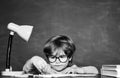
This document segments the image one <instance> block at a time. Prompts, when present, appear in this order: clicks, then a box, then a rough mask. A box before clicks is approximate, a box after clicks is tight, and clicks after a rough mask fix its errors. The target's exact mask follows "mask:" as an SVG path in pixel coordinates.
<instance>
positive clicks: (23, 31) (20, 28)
mask: <svg viewBox="0 0 120 78" xmlns="http://www.w3.org/2000/svg"><path fill="white" fill-rule="evenodd" d="M7 28H8V29H9V30H10V34H9V38H8V45H7V55H6V69H5V72H10V71H12V70H11V67H10V66H11V65H10V56H11V48H12V40H13V37H14V34H15V33H17V34H18V35H19V36H20V37H21V38H22V39H23V40H25V41H27V42H28V40H29V38H30V36H31V33H32V30H33V26H30V25H17V24H15V23H9V24H8V26H7ZM5 72H4V73H3V74H6V73H5ZM7 74H8V73H7Z"/></svg>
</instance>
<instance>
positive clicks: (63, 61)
mask: <svg viewBox="0 0 120 78" xmlns="http://www.w3.org/2000/svg"><path fill="white" fill-rule="evenodd" d="M48 59H49V61H50V62H51V63H53V62H55V61H56V60H57V59H59V61H60V62H61V63H65V62H67V60H68V57H67V56H66V55H60V56H59V57H56V56H49V57H48Z"/></svg>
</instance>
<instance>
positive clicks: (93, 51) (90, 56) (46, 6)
mask: <svg viewBox="0 0 120 78" xmlns="http://www.w3.org/2000/svg"><path fill="white" fill-rule="evenodd" d="M0 9H1V11H0V25H1V26H0V54H1V56H0V70H4V69H5V57H6V51H7V50H6V49H7V40H8V36H9V30H7V24H8V23H9V22H14V23H17V24H19V25H33V26H34V29H33V32H32V35H31V37H30V40H29V41H28V42H26V41H24V40H22V39H21V38H20V37H19V36H18V35H17V34H15V36H14V40H13V45H12V53H11V65H12V67H13V70H22V66H23V65H24V63H25V61H27V60H28V59H29V58H31V57H32V56H34V55H39V56H41V57H43V58H45V56H44V55H43V52H42V50H43V47H44V43H45V41H46V40H47V39H48V38H50V37H51V36H54V35H59V34H65V35H69V36H70V37H71V38H72V39H73V41H74V42H75V45H76V48H77V50H76V53H75V55H74V60H73V62H74V63H76V64H77V65H94V66H96V67H97V68H98V69H100V68H101V65H102V64H120V47H119V46H120V36H119V35H120V22H119V21H120V18H119V17H120V1H119V0H19V1H18V0H1V2H0Z"/></svg>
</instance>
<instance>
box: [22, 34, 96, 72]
mask: <svg viewBox="0 0 120 78" xmlns="http://www.w3.org/2000/svg"><path fill="white" fill-rule="evenodd" d="M43 51H44V53H45V55H46V57H47V60H48V63H47V62H46V61H45V60H44V59H43V58H41V57H39V56H33V57H32V58H31V59H30V60H28V61H27V62H26V64H25V65H24V67H23V71H24V72H25V73H32V74H70V73H71V74H76V73H77V74H79V73H95V74H98V70H97V68H96V67H94V66H86V67H78V66H76V65H72V57H73V54H74V52H75V45H74V43H73V41H72V39H71V38H69V37H67V36H65V35H58V36H54V37H52V38H50V39H49V40H48V41H47V42H46V43H45V47H44V50H43Z"/></svg>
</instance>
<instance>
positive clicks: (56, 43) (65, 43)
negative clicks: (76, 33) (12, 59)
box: [43, 35, 75, 58]
mask: <svg viewBox="0 0 120 78" xmlns="http://www.w3.org/2000/svg"><path fill="white" fill-rule="evenodd" d="M56 49H62V50H63V51H64V52H65V54H66V55H67V57H69V58H71V57H72V55H73V53H74V52H75V45H74V43H73V41H72V39H71V38H70V37H68V36H65V35H58V36H53V37H51V38H50V39H48V41H47V42H46V43H45V47H44V49H43V52H44V53H45V55H46V56H47V57H48V56H51V55H52V53H53V52H54V51H55V50H56Z"/></svg>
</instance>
